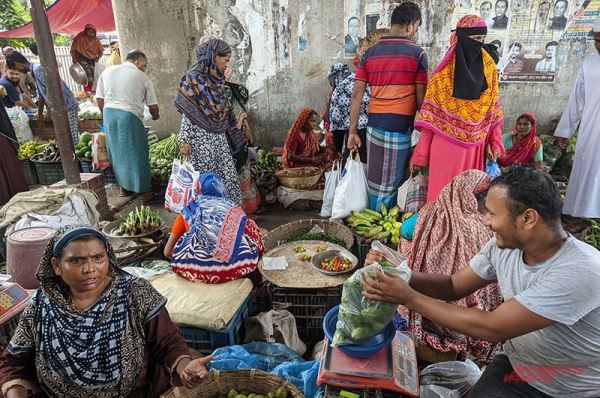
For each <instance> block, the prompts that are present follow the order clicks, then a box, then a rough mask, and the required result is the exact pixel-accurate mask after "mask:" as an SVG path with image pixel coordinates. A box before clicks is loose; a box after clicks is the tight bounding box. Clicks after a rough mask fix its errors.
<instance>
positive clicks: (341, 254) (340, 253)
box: [311, 250, 358, 275]
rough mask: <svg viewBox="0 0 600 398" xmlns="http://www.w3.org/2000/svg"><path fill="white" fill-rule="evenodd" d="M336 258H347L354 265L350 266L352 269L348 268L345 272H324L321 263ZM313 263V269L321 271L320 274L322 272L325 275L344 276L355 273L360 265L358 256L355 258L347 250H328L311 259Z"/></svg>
mask: <svg viewBox="0 0 600 398" xmlns="http://www.w3.org/2000/svg"><path fill="white" fill-rule="evenodd" d="M335 256H338V257H344V258H347V259H348V260H350V262H351V263H352V265H351V266H350V268H348V269H347V270H344V271H327V270H324V269H323V268H322V267H321V261H323V260H326V259H328V258H332V257H335ZM311 263H312V265H313V267H315V268H316V269H318V270H319V272H322V273H324V274H325V275H342V274H347V273H348V272H352V271H354V269H355V268H356V266H357V265H358V259H357V258H356V256H354V255H353V254H352V253H350V252H349V251H347V250H344V251H342V250H326V251H324V252H321V253H317V254H315V255H314V256H313V257H312V259H311Z"/></svg>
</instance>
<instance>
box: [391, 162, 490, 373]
mask: <svg viewBox="0 0 600 398" xmlns="http://www.w3.org/2000/svg"><path fill="white" fill-rule="evenodd" d="M491 181H492V179H491V178H490V177H489V176H488V175H487V174H486V173H484V172H483V171H481V170H467V171H463V172H462V173H460V174H459V175H457V176H456V177H454V178H453V179H452V181H450V183H449V184H448V185H446V186H445V187H444V189H442V191H441V192H440V194H439V196H438V197H437V199H436V200H435V201H434V202H430V203H427V204H426V205H425V206H423V208H421V210H420V211H419V213H416V214H415V215H414V216H413V217H412V218H411V219H409V220H406V221H405V222H404V223H403V224H402V234H403V235H408V232H409V231H406V230H407V229H410V228H409V227H407V225H409V224H410V222H411V221H415V219H417V218H418V220H416V222H415V223H416V227H415V226H413V228H414V235H413V231H410V237H411V238H412V240H410V241H409V240H407V239H406V238H405V237H403V238H404V239H402V241H401V245H400V247H401V251H402V254H403V255H405V256H406V258H407V264H408V266H409V267H410V269H411V270H412V271H416V272H423V273H436V274H441V275H445V276H450V275H452V274H453V273H456V272H459V271H460V270H462V269H463V268H467V267H468V266H469V261H470V260H471V258H472V257H473V256H475V255H476V254H477V253H478V252H479V251H480V250H481V249H482V248H483V247H484V246H485V244H486V243H487V242H488V241H489V240H490V239H491V238H493V237H494V233H493V232H492V231H490V229H489V228H487V227H486V226H485V224H484V220H485V216H484V214H485V197H486V193H487V190H488V188H489V186H490V183H491ZM413 224H414V223H413ZM405 227H406V228H405ZM456 304H457V305H459V306H461V307H470V308H473V307H476V308H478V309H480V310H484V311H493V310H494V309H496V308H497V307H498V306H499V305H500V304H502V296H501V293H500V290H499V289H498V284H497V283H492V284H490V285H488V286H486V287H485V288H483V289H480V290H479V291H478V292H477V293H476V294H472V295H470V296H468V297H466V298H464V299H461V300H459V301H457V302H456ZM398 312H399V313H400V316H401V317H402V318H403V319H406V320H407V324H408V330H409V332H410V333H411V334H412V335H413V336H415V338H416V341H417V342H418V343H419V344H420V345H421V346H426V347H431V348H433V349H434V350H436V351H437V352H443V353H447V352H457V353H459V354H460V355H461V356H462V357H465V358H470V359H472V360H474V361H475V362H477V363H478V364H485V363H487V362H488V361H490V360H491V359H492V357H493V356H492V355H490V354H492V353H493V352H494V351H496V350H497V349H498V348H499V347H498V346H499V345H498V344H494V343H491V342H488V341H485V340H481V339H476V338H472V337H469V336H465V335H464V334H462V333H457V332H455V331H453V330H449V329H447V328H443V327H440V326H439V325H437V324H435V323H433V322H431V321H430V320H429V319H427V318H425V317H423V316H421V314H419V313H418V312H415V311H407V310H406V309H405V308H404V307H400V308H399V309H398ZM397 322H400V320H397ZM400 324H402V322H401V323H400Z"/></svg>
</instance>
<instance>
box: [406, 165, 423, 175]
mask: <svg viewBox="0 0 600 398" xmlns="http://www.w3.org/2000/svg"><path fill="white" fill-rule="evenodd" d="M419 170H421V166H417V165H416V164H410V165H409V166H408V171H409V172H410V174H413V173H417V172H419Z"/></svg>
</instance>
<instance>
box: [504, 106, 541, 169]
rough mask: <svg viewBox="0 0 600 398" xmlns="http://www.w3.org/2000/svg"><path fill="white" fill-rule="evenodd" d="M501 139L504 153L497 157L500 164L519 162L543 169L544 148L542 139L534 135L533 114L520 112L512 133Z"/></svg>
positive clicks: (507, 165) (509, 164)
mask: <svg viewBox="0 0 600 398" xmlns="http://www.w3.org/2000/svg"><path fill="white" fill-rule="evenodd" d="M502 139H503V141H504V149H506V154H505V155H504V156H501V157H500V158H499V159H498V164H499V165H500V166H502V167H509V166H512V165H515V164H520V165H522V166H535V167H536V168H538V169H540V170H544V148H543V146H542V140H541V139H540V137H538V136H537V135H536V119H535V116H534V115H533V114H531V113H527V112H526V113H523V114H521V116H519V118H518V119H517V124H516V126H515V129H514V130H513V131H512V133H510V134H504V135H503V136H502Z"/></svg>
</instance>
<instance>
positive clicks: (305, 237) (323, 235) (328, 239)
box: [284, 232, 347, 249]
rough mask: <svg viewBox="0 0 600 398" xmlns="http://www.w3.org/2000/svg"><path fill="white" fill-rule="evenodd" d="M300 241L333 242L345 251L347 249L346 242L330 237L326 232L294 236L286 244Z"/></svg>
mask: <svg viewBox="0 0 600 398" xmlns="http://www.w3.org/2000/svg"><path fill="white" fill-rule="evenodd" d="M298 240H320V241H323V242H331V243H334V244H336V245H338V246H342V247H343V248H344V249H347V247H346V242H345V241H344V240H343V239H341V238H338V237H336V236H331V235H328V234H326V233H325V232H312V233H311V232H307V233H304V234H300V235H297V236H294V237H293V238H291V239H289V240H288V241H286V242H284V243H287V242H296V241H298Z"/></svg>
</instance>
